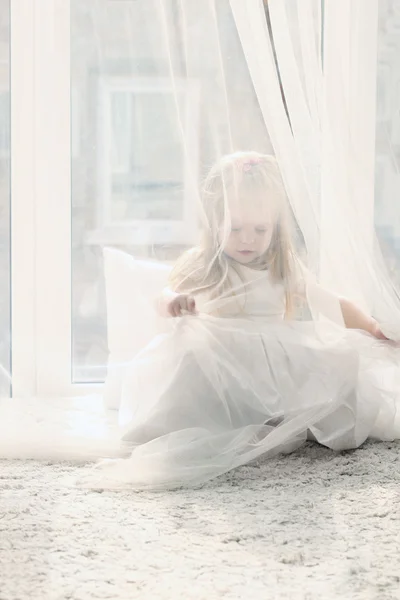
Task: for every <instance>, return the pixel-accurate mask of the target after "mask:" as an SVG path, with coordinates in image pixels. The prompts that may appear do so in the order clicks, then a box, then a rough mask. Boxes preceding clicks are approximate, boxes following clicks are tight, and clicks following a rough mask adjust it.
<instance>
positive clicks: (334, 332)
mask: <svg viewBox="0 0 400 600" xmlns="http://www.w3.org/2000/svg"><path fill="white" fill-rule="evenodd" d="M230 278H231V281H232V282H233V287H234V288H235V284H236V283H237V285H238V287H239V286H242V288H243V287H244V288H245V292H246V293H245V294H244V295H241V297H240V298H237V297H235V296H233V297H232V296H229V297H228V298H227V299H225V300H224V301H222V302H221V299H219V300H218V301H210V300H209V299H207V297H205V296H204V295H203V296H198V297H197V307H198V311H199V314H198V315H197V316H186V317H183V318H180V319H170V320H169V326H170V331H169V332H167V333H165V334H163V335H160V336H159V337H157V338H156V339H155V340H154V341H153V342H152V343H151V344H150V345H149V346H148V347H147V348H146V349H144V351H143V352H142V353H141V354H140V355H139V356H137V357H136V358H135V360H134V361H133V362H132V364H131V366H130V368H129V370H128V374H127V376H126V379H125V382H124V386H123V394H122V399H121V408H120V414H119V422H120V426H121V427H122V429H123V432H124V433H123V440H124V443H125V445H126V450H127V451H128V452H129V457H128V458H126V459H123V460H116V461H110V462H108V463H107V464H101V465H100V466H99V467H98V468H97V469H96V470H95V471H94V473H93V476H90V477H89V480H88V481H87V483H88V484H89V485H99V486H104V487H121V486H128V487H129V486H132V487H133V488H136V489H142V488H152V489H157V488H164V487H168V488H173V487H179V486H187V485H197V484H201V483H204V482H206V481H207V480H209V479H211V478H213V477H215V476H217V475H220V474H222V473H225V472H227V471H229V470H231V469H233V468H235V467H237V466H239V465H243V464H245V463H248V462H249V461H251V460H253V459H255V458H257V457H259V456H261V455H266V456H271V455H273V454H276V453H277V452H282V451H285V452H287V451H291V450H293V449H295V448H297V447H299V446H300V445H301V444H302V443H304V441H305V440H306V439H307V436H310V435H311V437H312V438H313V439H315V440H317V441H318V442H320V443H321V444H323V445H325V446H327V447H329V448H332V449H334V450H343V449H349V448H356V447H358V446H360V445H361V444H362V443H363V442H364V441H365V440H366V439H367V438H368V437H372V438H375V439H380V440H392V439H394V438H398V437H400V418H399V410H398V409H399V407H400V369H399V366H398V365H399V358H400V350H398V349H397V348H396V347H395V346H394V345H393V344H390V343H387V342H380V341H378V340H375V339H374V338H372V337H371V336H369V335H368V334H365V333H363V332H359V331H352V330H346V329H344V328H343V327H339V326H337V325H335V324H333V323H328V322H313V321H309V322H307V321H304V322H301V321H285V320H284V313H285V293H284V288H283V286H282V285H277V284H275V283H273V282H272V281H271V278H270V275H269V273H268V272H261V271H255V270H251V269H249V268H246V267H240V270H239V271H238V272H236V271H233V270H232V272H231V273H230ZM243 300H244V301H243ZM216 302H217V303H218V307H217V308H218V313H219V316H218V317H215V316H212V313H214V311H215V308H216ZM210 313H211V314H210Z"/></svg>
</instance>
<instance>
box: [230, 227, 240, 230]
mask: <svg viewBox="0 0 400 600" xmlns="http://www.w3.org/2000/svg"><path fill="white" fill-rule="evenodd" d="M231 231H240V227H232V228H231Z"/></svg>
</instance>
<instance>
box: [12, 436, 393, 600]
mask: <svg viewBox="0 0 400 600" xmlns="http://www.w3.org/2000/svg"><path fill="white" fill-rule="evenodd" d="M87 468H88V466H87V465H86V466H84V465H81V466H79V465H73V464H65V463H64V464H48V463H38V462H32V461H0V599H1V600H25V599H30V600H92V599H97V598H99V599H105V598H110V599H113V600H118V599H123V600H125V599H126V600H132V599H136V598H140V599H147V598H148V599H151V600H164V599H168V600H178V599H185V600H213V599H214V598H215V599H217V598H224V599H229V600H231V599H232V600H233V599H235V600H236V599H241V598H243V599H246V600H258V599H260V600H268V599H270V598H271V599H279V600H280V599H282V600H283V599H290V600H297V599H299V600H300V599H302V600H303V599H304V600H306V599H307V600H311V599H314V598H315V599H318V600H330V599H333V598H335V599H336V598H340V599H341V600H347V599H349V600H350V599H351V600H358V599H360V600H369V599H374V600H386V599H390V600H392V599H397V598H399V599H400V538H399V533H400V445H398V444H395V443H391V444H390V443H368V444H366V445H365V446H364V447H362V448H361V449H358V450H356V451H352V452H345V453H341V454H335V453H334V452H332V451H330V450H327V449H324V448H322V447H320V446H318V445H316V444H312V443H307V445H305V446H304V447H303V448H302V449H301V450H298V451H297V452H295V453H294V454H292V455H290V456H280V457H277V458H274V459H269V460H263V461H259V462H257V463H254V464H252V465H251V466H247V467H243V468H241V469H238V470H237V471H235V472H233V473H230V474H228V475H226V476H224V477H221V478H220V479H218V480H217V481H215V482H213V483H212V484H209V485H207V486H204V487H202V488H201V489H197V490H185V491H178V492H169V493H164V492H162V493H161V492H158V493H149V492H146V493H144V492H141V493H135V492H107V491H103V492H93V491H88V490H82V489H75V488H73V487H66V485H65V480H66V477H69V476H71V475H78V474H80V473H82V472H83V470H84V469H87Z"/></svg>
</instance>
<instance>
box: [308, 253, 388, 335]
mask: <svg viewBox="0 0 400 600" xmlns="http://www.w3.org/2000/svg"><path fill="white" fill-rule="evenodd" d="M297 273H298V282H297V292H298V294H299V296H300V297H301V298H303V300H305V301H306V302H307V303H308V304H309V306H310V308H311V311H312V312H316V313H320V314H322V315H324V316H325V317H326V318H327V319H329V320H331V321H333V322H334V323H343V322H344V325H345V326H346V327H347V328H348V329H359V330H362V331H366V332H367V333H369V334H370V335H373V336H374V337H376V338H377V339H379V340H387V339H388V338H387V337H385V336H384V335H383V333H382V331H381V328H380V327H379V324H378V323H377V321H376V320H375V319H374V318H372V317H370V316H369V315H367V314H365V313H364V312H363V311H362V310H361V309H360V308H358V306H356V305H355V304H353V302H350V300H347V299H346V298H342V297H338V296H337V295H336V294H333V293H332V292H330V291H329V290H327V289H325V288H324V287H323V286H321V285H320V284H319V283H318V282H317V281H316V280H315V277H314V276H313V275H312V274H311V273H310V272H309V271H308V270H307V269H306V268H305V267H304V266H303V265H302V264H301V263H299V264H298V265H297Z"/></svg>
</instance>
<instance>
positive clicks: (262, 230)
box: [256, 227, 267, 233]
mask: <svg viewBox="0 0 400 600" xmlns="http://www.w3.org/2000/svg"><path fill="white" fill-rule="evenodd" d="M256 232H257V233H266V232H267V229H266V228H265V227H256Z"/></svg>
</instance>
